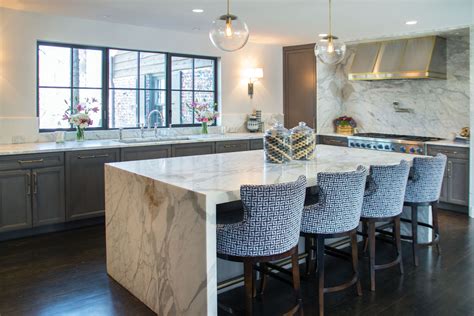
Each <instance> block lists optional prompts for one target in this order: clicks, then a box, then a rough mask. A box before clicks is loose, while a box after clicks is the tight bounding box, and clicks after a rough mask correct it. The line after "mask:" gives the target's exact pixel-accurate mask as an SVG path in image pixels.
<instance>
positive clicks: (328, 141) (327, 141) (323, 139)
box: [318, 135, 348, 147]
mask: <svg viewBox="0 0 474 316" xmlns="http://www.w3.org/2000/svg"><path fill="white" fill-rule="evenodd" d="M318 144H323V145H332V146H342V147H347V146H348V144H347V137H344V136H341V137H339V136H326V135H319V136H318Z"/></svg>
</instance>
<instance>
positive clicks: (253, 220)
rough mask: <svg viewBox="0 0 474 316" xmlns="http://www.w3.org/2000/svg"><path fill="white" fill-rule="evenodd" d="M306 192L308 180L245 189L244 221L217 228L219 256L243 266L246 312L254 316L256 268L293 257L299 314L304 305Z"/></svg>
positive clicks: (241, 191)
mask: <svg viewBox="0 0 474 316" xmlns="http://www.w3.org/2000/svg"><path fill="white" fill-rule="evenodd" d="M305 191H306V178H305V177H304V176H300V177H299V178H298V180H297V181H296V182H290V183H283V184H272V185H243V186H241V188H240V196H241V199H242V204H243V206H244V219H243V221H242V222H240V223H236V224H227V225H218V227H217V256H218V257H219V258H222V259H225V260H230V261H237V262H243V264H244V284H245V297H246V304H245V311H246V314H247V315H251V314H252V305H253V298H254V297H255V296H256V291H255V288H256V286H255V270H254V265H255V264H257V263H262V262H263V263H265V262H269V261H274V260H278V259H283V258H288V257H291V261H292V276H293V282H292V283H293V288H294V291H295V294H296V299H297V305H296V307H295V308H293V310H294V311H296V310H298V308H299V307H300V306H299V305H300V303H301V296H300V275H299V265H298V241H299V229H300V225H301V213H302V211H303V206H304V199H305Z"/></svg>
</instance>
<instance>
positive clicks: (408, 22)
mask: <svg viewBox="0 0 474 316" xmlns="http://www.w3.org/2000/svg"><path fill="white" fill-rule="evenodd" d="M405 24H406V25H415V24H418V21H406V22H405Z"/></svg>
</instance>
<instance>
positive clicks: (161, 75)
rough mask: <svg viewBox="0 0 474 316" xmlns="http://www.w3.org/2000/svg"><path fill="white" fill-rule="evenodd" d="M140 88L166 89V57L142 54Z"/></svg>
mask: <svg viewBox="0 0 474 316" xmlns="http://www.w3.org/2000/svg"><path fill="white" fill-rule="evenodd" d="M140 88H144V89H166V55H165V54H155V53H140Z"/></svg>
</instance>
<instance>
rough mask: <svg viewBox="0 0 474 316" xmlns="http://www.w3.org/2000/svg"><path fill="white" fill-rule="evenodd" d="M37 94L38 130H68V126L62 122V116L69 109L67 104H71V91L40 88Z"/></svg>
mask: <svg viewBox="0 0 474 316" xmlns="http://www.w3.org/2000/svg"><path fill="white" fill-rule="evenodd" d="M38 93H39V125H40V128H41V129H55V128H70V124H69V123H68V122H67V121H65V120H63V115H64V112H65V111H66V110H67V109H68V107H69V106H68V104H69V105H70V104H71V90H70V89H54V88H40V89H39V91H38ZM66 102H67V104H66Z"/></svg>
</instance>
